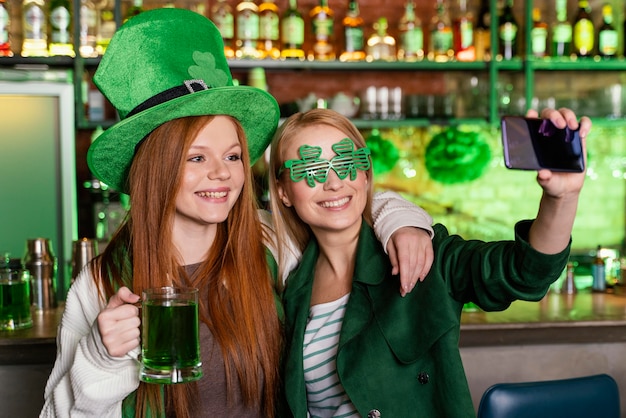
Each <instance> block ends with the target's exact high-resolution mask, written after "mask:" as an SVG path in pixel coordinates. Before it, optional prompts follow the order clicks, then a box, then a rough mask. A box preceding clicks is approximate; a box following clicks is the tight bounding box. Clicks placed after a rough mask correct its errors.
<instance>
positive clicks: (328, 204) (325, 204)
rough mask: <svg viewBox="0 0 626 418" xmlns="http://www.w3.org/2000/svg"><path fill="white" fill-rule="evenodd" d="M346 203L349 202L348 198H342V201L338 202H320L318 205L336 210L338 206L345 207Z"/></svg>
mask: <svg viewBox="0 0 626 418" xmlns="http://www.w3.org/2000/svg"><path fill="white" fill-rule="evenodd" d="M348 201H350V198H349V197H344V198H343V199H339V200H333V201H330V202H322V203H320V205H321V206H322V207H323V208H338V207H340V206H343V205H345V204H346V203H348Z"/></svg>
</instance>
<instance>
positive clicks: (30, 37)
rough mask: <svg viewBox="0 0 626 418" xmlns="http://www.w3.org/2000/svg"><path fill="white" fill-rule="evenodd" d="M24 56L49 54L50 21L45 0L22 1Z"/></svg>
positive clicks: (44, 55)
mask: <svg viewBox="0 0 626 418" xmlns="http://www.w3.org/2000/svg"><path fill="white" fill-rule="evenodd" d="M22 31H23V39H22V52H21V55H22V56H23V57H47V56H48V22H47V19H46V12H45V3H44V0H24V2H23V3H22Z"/></svg>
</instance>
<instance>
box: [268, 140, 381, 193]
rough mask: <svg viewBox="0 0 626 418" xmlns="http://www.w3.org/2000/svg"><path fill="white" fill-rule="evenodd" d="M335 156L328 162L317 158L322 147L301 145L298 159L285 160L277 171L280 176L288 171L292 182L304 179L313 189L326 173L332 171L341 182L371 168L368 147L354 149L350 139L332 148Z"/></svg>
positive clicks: (326, 177)
mask: <svg viewBox="0 0 626 418" xmlns="http://www.w3.org/2000/svg"><path fill="white" fill-rule="evenodd" d="M332 149H333V151H335V153H336V154H337V155H336V156H335V157H333V158H332V159H330V160H327V159H325V158H319V157H320V155H322V147H319V146H311V145H302V146H301V147H300V149H299V150H298V152H299V154H300V157H302V158H300V159H292V160H287V161H285V162H284V163H283V165H282V166H281V167H280V170H279V171H278V175H279V176H280V175H281V174H282V173H283V171H284V170H287V169H288V170H289V177H290V178H291V181H293V182H299V181H300V180H302V179H304V178H306V182H307V184H308V185H309V187H315V182H318V183H320V184H321V183H325V182H326V179H328V173H329V172H330V170H331V169H332V170H333V171H334V172H335V173H337V176H338V177H339V178H340V179H341V180H343V179H345V178H346V177H348V175H350V180H355V179H356V175H357V170H361V171H367V170H369V168H370V166H371V161H370V154H371V151H370V149H369V148H368V147H363V148H359V149H356V146H355V144H354V142H353V141H352V140H351V139H350V138H344V139H342V140H341V141H339V142H337V143H336V144H334V145H333V146H332Z"/></svg>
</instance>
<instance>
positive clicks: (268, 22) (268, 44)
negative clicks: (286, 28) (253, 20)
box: [257, 0, 280, 59]
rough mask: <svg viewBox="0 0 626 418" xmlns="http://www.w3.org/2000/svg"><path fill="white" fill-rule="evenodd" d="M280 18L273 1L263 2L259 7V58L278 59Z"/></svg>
mask: <svg viewBox="0 0 626 418" xmlns="http://www.w3.org/2000/svg"><path fill="white" fill-rule="evenodd" d="M279 27H280V18H279V14H278V6H276V3H274V0H263V2H262V3H261V4H260V5H259V42H258V45H257V50H258V51H259V58H272V59H278V58H280V45H279V42H280V36H279Z"/></svg>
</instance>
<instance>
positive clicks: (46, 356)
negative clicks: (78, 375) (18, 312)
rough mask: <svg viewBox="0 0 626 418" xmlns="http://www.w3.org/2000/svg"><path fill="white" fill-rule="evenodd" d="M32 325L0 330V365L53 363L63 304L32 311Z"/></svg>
mask: <svg viewBox="0 0 626 418" xmlns="http://www.w3.org/2000/svg"><path fill="white" fill-rule="evenodd" d="M31 315H32V317H33V326H32V327H31V328H27V329H20V330H15V331H0V365H2V364H8V365H13V364H43V363H49V364H52V363H54V359H55V357H56V336H57V326H58V325H59V322H61V316H62V315H63V306H62V305H61V306H59V307H58V308H55V309H51V310H46V311H39V312H37V311H34V310H33V311H32V312H31Z"/></svg>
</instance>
